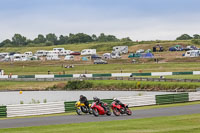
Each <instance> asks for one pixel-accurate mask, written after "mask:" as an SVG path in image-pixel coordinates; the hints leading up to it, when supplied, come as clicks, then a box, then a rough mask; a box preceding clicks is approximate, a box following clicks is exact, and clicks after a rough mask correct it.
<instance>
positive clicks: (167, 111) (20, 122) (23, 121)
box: [0, 104, 200, 128]
mask: <svg viewBox="0 0 200 133" xmlns="http://www.w3.org/2000/svg"><path fill="white" fill-rule="evenodd" d="M198 113H200V104H196V105H188V106H178V107H168V108H158V109H146V110H135V111H134V110H133V115H132V116H127V115H122V116H114V115H113V114H112V115H111V116H106V115H105V116H99V117H95V116H93V115H81V116H78V115H66V116H65V115H63V116H49V117H34V118H18V119H5V120H0V128H16V127H30V126H42V125H56V124H70V123H82V122H96V121H112V120H128V119H139V118H151V117H159V116H175V115H186V114H198Z"/></svg>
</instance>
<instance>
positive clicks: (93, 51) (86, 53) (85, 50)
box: [81, 49, 96, 55]
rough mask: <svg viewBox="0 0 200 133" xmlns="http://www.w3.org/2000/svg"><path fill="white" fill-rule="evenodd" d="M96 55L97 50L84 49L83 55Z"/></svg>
mask: <svg viewBox="0 0 200 133" xmlns="http://www.w3.org/2000/svg"><path fill="white" fill-rule="evenodd" d="M92 54H96V49H83V50H82V51H81V55H92Z"/></svg>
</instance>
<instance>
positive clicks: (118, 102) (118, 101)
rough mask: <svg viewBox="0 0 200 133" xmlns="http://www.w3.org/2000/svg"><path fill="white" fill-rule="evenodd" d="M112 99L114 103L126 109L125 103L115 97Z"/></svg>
mask: <svg viewBox="0 0 200 133" xmlns="http://www.w3.org/2000/svg"><path fill="white" fill-rule="evenodd" d="M113 101H115V103H116V104H118V105H121V106H122V107H124V108H125V109H126V107H125V105H124V104H123V103H122V102H121V101H120V100H118V99H117V98H113Z"/></svg>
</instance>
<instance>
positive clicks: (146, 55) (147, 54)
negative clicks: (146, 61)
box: [141, 53, 154, 58]
mask: <svg viewBox="0 0 200 133" xmlns="http://www.w3.org/2000/svg"><path fill="white" fill-rule="evenodd" d="M153 57H154V55H153V54H152V53H145V54H142V56H141V58H153Z"/></svg>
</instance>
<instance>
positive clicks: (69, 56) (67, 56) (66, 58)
mask: <svg viewBox="0 0 200 133" xmlns="http://www.w3.org/2000/svg"><path fill="white" fill-rule="evenodd" d="M64 60H74V56H73V55H66V56H65V59H64Z"/></svg>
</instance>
